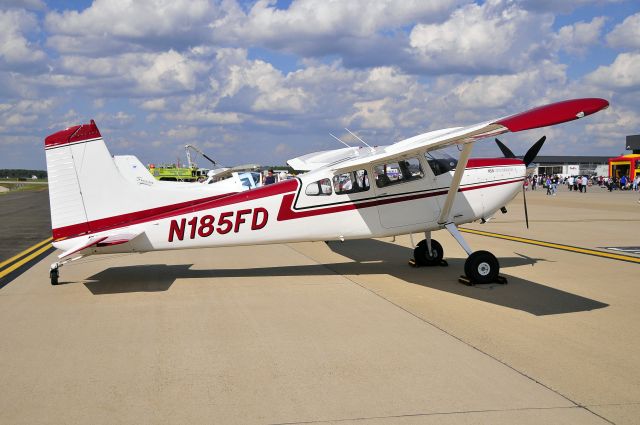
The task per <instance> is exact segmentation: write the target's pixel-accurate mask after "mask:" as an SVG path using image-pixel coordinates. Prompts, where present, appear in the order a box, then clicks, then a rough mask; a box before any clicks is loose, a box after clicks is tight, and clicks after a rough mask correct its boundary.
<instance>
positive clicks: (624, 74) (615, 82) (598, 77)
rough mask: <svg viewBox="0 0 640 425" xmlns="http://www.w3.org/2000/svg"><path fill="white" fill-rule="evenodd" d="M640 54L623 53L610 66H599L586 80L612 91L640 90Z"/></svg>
mask: <svg viewBox="0 0 640 425" xmlns="http://www.w3.org/2000/svg"><path fill="white" fill-rule="evenodd" d="M639 69H640V53H621V54H619V55H618V57H616V60H615V61H613V63H612V64H611V65H609V66H599V67H598V69H596V70H595V71H593V72H592V73H590V74H588V75H587V76H586V77H585V80H586V81H587V82H589V83H592V84H595V85H596V86H599V87H604V88H608V89H612V90H638V89H640V72H638V70H639Z"/></svg>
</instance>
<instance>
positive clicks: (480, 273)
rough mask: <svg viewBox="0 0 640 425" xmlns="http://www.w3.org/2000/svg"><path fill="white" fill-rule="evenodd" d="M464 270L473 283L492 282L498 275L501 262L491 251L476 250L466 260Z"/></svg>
mask: <svg viewBox="0 0 640 425" xmlns="http://www.w3.org/2000/svg"><path fill="white" fill-rule="evenodd" d="M464 272H465V274H466V275H467V277H468V278H469V279H470V280H471V282H473V283H480V284H482V283H491V282H494V281H495V280H496V278H497V277H498V273H499V272H500V264H499V263H498V259H497V258H496V257H495V255H493V254H492V253H490V252H489V251H476V252H474V253H472V254H471V255H469V258H467V261H465V262H464Z"/></svg>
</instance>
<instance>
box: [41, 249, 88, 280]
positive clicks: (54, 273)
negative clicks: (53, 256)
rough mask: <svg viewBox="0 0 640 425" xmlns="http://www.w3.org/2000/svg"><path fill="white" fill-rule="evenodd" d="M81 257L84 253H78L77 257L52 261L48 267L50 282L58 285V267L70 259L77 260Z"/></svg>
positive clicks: (70, 260)
mask: <svg viewBox="0 0 640 425" xmlns="http://www.w3.org/2000/svg"><path fill="white" fill-rule="evenodd" d="M82 257H84V255H78V256H77V257H73V258H69V259H67V260H64V261H60V262H55V263H52V264H51V267H50V268H49V279H51V284H52V285H58V279H59V278H60V267H62V266H64V265H65V264H67V263H70V262H72V261H76V260H79V259H81V258H82Z"/></svg>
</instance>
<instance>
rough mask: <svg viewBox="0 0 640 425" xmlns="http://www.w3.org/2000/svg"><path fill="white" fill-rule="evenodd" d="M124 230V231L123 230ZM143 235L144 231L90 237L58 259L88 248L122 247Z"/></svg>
mask: <svg viewBox="0 0 640 425" xmlns="http://www.w3.org/2000/svg"><path fill="white" fill-rule="evenodd" d="M123 230H124V229H123ZM140 234H142V231H138V232H122V233H114V234H110V235H101V236H97V237H94V236H89V239H88V240H85V241H82V242H81V243H79V244H78V245H76V246H74V247H72V248H70V249H68V250H66V251H65V252H63V253H62V254H60V255H58V258H65V257H68V256H70V255H72V254H75V253H76V252H80V251H83V250H85V249H87V248H91V247H92V246H95V247H97V248H100V247H104V246H112V245H120V244H123V243H127V242H130V241H132V240H133V239H135V238H137V237H138V236H140Z"/></svg>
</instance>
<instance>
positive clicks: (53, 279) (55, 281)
mask: <svg viewBox="0 0 640 425" xmlns="http://www.w3.org/2000/svg"><path fill="white" fill-rule="evenodd" d="M59 277H60V272H59V271H58V269H57V268H56V269H51V270H49V278H51V284H52V285H57V284H58V278H59Z"/></svg>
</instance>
